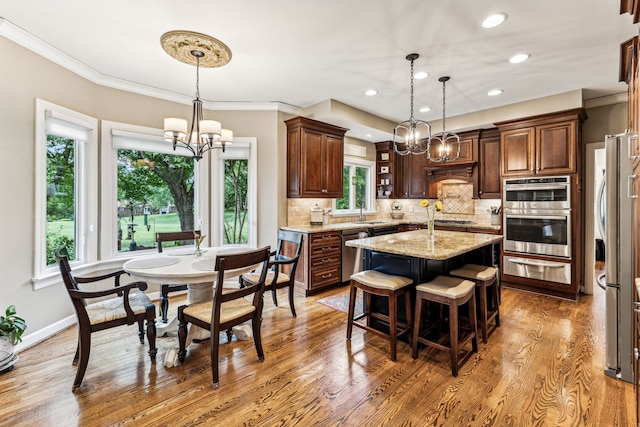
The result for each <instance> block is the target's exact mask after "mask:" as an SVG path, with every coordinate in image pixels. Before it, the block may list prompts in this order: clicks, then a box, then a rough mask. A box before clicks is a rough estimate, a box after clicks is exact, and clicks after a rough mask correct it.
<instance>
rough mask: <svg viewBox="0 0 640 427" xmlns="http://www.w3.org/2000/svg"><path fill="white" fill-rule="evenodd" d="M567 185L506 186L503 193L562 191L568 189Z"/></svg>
mask: <svg viewBox="0 0 640 427" xmlns="http://www.w3.org/2000/svg"><path fill="white" fill-rule="evenodd" d="M568 187H569V186H568V185H567V184H558V185H531V184H506V186H505V191H506V192H507V193H508V192H509V191H510V190H532V191H534V190H564V189H565V188H568Z"/></svg>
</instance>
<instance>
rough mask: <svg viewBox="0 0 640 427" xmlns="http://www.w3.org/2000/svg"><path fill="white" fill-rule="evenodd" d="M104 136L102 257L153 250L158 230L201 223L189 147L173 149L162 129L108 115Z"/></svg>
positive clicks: (194, 165) (194, 164) (190, 227)
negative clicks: (128, 122) (110, 117)
mask: <svg viewBox="0 0 640 427" xmlns="http://www.w3.org/2000/svg"><path fill="white" fill-rule="evenodd" d="M102 141H103V144H102V158H103V160H102V162H101V166H100V168H101V176H102V187H101V188H102V190H101V193H102V206H101V213H102V215H103V218H104V220H103V221H102V225H101V229H100V233H101V236H102V239H101V258H102V259H103V260H105V259H110V258H112V257H117V256H118V255H128V254H129V255H132V252H139V251H144V250H147V251H151V250H153V251H155V250H156V248H157V244H156V240H155V237H156V233H159V232H171V231H184V230H196V229H201V223H200V222H198V223H196V218H198V217H199V215H198V213H197V206H198V198H199V197H198V196H199V194H198V179H197V178H196V176H197V173H198V170H199V169H198V163H197V162H196V161H195V160H194V159H193V155H192V154H191V153H190V152H189V151H188V150H186V149H184V148H180V147H178V149H177V150H175V151H174V150H173V147H172V144H171V143H168V142H166V141H164V139H163V136H162V130H161V129H153V128H145V127H141V126H134V125H128V124H124V123H115V122H107V121H103V122H102ZM169 244H171V243H169ZM174 244H176V245H179V244H193V242H192V241H185V242H176V243H174ZM164 246H166V244H163V247H164Z"/></svg>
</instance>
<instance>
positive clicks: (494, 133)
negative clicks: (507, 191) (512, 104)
mask: <svg viewBox="0 0 640 427" xmlns="http://www.w3.org/2000/svg"><path fill="white" fill-rule="evenodd" d="M479 145H480V153H479V160H478V173H479V175H480V176H479V177H478V197H480V198H481V199H483V198H484V199H500V198H501V197H502V180H501V179H500V132H499V131H498V130H497V129H492V130H489V131H483V132H482V134H481V137H480V144H479Z"/></svg>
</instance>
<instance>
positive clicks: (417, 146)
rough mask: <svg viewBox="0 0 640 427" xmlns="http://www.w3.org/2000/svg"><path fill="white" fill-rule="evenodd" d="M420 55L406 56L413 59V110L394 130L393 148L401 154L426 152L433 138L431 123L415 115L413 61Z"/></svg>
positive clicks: (408, 59) (409, 59) (410, 59)
mask: <svg viewBox="0 0 640 427" xmlns="http://www.w3.org/2000/svg"><path fill="white" fill-rule="evenodd" d="M419 57H420V55H418V54H417V53H410V54H409V55H407V56H406V59H407V61H411V110H410V116H409V120H407V121H404V122H402V123H400V124H398V125H397V126H396V128H395V129H394V130H393V149H394V150H395V152H396V153H398V154H400V155H401V156H406V155H407V154H424V153H426V152H427V149H428V146H429V140H430V139H431V125H430V124H429V123H427V122H425V121H423V120H416V119H414V117H413V61H415V60H416V59H418V58H419Z"/></svg>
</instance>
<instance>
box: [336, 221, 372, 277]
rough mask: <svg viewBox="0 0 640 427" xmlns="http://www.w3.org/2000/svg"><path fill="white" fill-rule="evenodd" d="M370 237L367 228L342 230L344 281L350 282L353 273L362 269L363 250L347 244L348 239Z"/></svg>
mask: <svg viewBox="0 0 640 427" xmlns="http://www.w3.org/2000/svg"><path fill="white" fill-rule="evenodd" d="M365 237H369V231H368V229H367V228H362V229H355V230H344V231H343V232H342V282H343V283H344V282H348V281H349V279H350V277H351V275H352V274H353V273H357V272H359V271H362V255H358V254H362V251H361V250H360V249H358V248H353V247H351V246H347V245H346V242H347V241H348V240H355V239H362V238H365Z"/></svg>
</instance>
